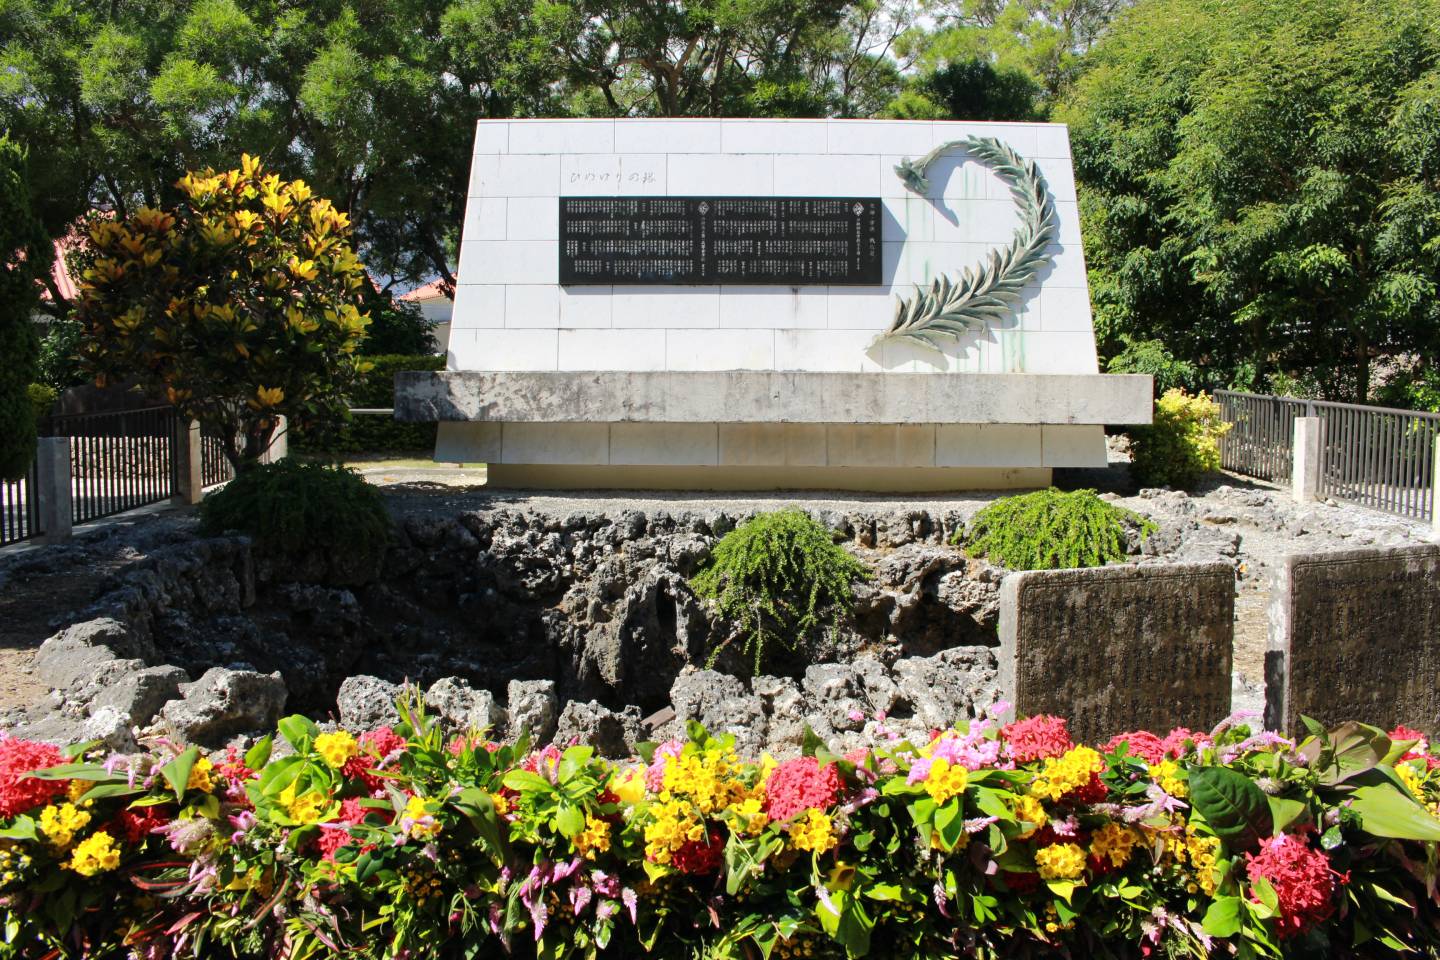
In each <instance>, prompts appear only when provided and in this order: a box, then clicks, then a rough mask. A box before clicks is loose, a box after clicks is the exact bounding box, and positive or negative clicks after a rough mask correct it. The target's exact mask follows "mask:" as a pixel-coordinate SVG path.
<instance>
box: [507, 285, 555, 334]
mask: <svg viewBox="0 0 1440 960" xmlns="http://www.w3.org/2000/svg"><path fill="white" fill-rule="evenodd" d="M505 326H507V327H518V328H525V327H552V328H554V327H559V326H560V290H559V288H557V287H556V286H555V285H554V284H553V283H512V284H510V285H509V286H507V287H506V288H505Z"/></svg>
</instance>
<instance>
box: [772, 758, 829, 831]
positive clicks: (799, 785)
mask: <svg viewBox="0 0 1440 960" xmlns="http://www.w3.org/2000/svg"><path fill="white" fill-rule="evenodd" d="M839 797H840V771H839V770H838V769H836V767H835V765H834V764H833V763H827V764H826V765H825V766H823V767H822V766H820V763H819V761H817V760H816V759H815V758H814V757H796V758H795V759H793V760H786V761H785V762H784V763H782V764H780V765H779V766H778V767H776V768H775V769H774V770H772V771H770V779H768V780H766V781H765V812H766V813H767V814H768V815H769V816H770V819H771V820H789V819H790V818H791V817H793V816H795V815H796V814H799V813H804V812H805V811H806V810H810V809H815V810H825V809H827V808H829V807H832V806H834V805H835V801H836V800H838V799H839Z"/></svg>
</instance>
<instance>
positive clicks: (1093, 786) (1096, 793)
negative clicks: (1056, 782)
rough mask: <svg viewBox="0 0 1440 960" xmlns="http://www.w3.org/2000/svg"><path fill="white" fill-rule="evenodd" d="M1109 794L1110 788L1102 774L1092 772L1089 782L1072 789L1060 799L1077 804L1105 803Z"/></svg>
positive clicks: (1063, 801)
mask: <svg viewBox="0 0 1440 960" xmlns="http://www.w3.org/2000/svg"><path fill="white" fill-rule="evenodd" d="M1108 796H1110V788H1109V787H1107V786H1105V783H1104V781H1102V780H1101V779H1100V774H1098V773H1092V774H1090V782H1089V783H1087V784H1085V786H1083V787H1076V788H1075V789H1074V790H1071V791H1070V792H1069V793H1067V794H1065V796H1063V797H1061V798H1060V801H1061V802H1062V803H1075V804H1090V803H1104V802H1105V798H1106V797H1108Z"/></svg>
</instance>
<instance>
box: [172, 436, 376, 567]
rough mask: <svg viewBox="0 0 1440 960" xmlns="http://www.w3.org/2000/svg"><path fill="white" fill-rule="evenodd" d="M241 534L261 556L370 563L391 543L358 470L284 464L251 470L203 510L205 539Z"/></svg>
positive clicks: (216, 494) (214, 496) (371, 490)
mask: <svg viewBox="0 0 1440 960" xmlns="http://www.w3.org/2000/svg"><path fill="white" fill-rule="evenodd" d="M230 531H236V532H239V533H243V534H247V535H249V536H251V537H254V538H255V541H256V544H257V545H258V546H259V547H260V548H261V549H263V550H266V551H270V552H274V553H279V554H286V555H291V556H295V555H300V554H307V553H311V552H317V551H318V552H320V553H326V554H328V553H337V554H342V555H347V556H354V557H373V556H376V555H378V553H379V552H380V551H381V550H383V549H384V547H385V544H386V542H387V541H388V539H389V535H390V516H389V514H387V513H386V512H385V501H384V498H383V497H381V495H380V491H379V490H378V489H377V488H376V487H374V486H372V485H371V484H369V483H367V482H366V481H365V478H364V477H362V476H360V475H359V474H358V473H355V472H354V471H353V470H346V469H343V468H339V467H329V466H324V465H322V464H317V463H302V462H300V461H298V460H294V459H290V458H287V459H284V460H279V461H276V462H275V463H266V464H261V465H259V466H256V467H253V468H251V469H249V470H246V471H245V472H244V473H242V474H240V475H239V476H237V477H236V478H235V479H233V480H231V481H230V482H229V483H227V484H226V485H225V486H223V487H221V488H220V489H219V490H216V491H215V492H214V493H211V494H207V495H206V497H205V499H204V500H202V501H201V502H200V533H201V535H202V536H219V535H220V534H223V533H226V532H230Z"/></svg>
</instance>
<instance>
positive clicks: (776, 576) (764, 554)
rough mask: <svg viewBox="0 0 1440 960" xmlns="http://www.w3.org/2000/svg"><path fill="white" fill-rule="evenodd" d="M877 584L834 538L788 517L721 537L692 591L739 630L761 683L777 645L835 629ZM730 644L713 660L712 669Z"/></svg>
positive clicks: (761, 518) (776, 516)
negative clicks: (863, 590) (861, 592)
mask: <svg viewBox="0 0 1440 960" xmlns="http://www.w3.org/2000/svg"><path fill="white" fill-rule="evenodd" d="M869 576H870V574H869V572H868V571H867V570H866V569H865V565H864V564H862V563H861V562H860V561H859V560H857V559H856V558H855V557H853V556H851V555H850V554H849V553H848V552H846V550H845V549H844V548H843V547H841V546H839V545H838V544H837V543H835V540H834V538H833V537H832V536H831V534H830V531H829V530H827V529H825V527H823V526H822V525H821V524H819V523H818V522H816V521H815V520H814V519H813V518H811V517H810V515H809V514H807V513H805V512H803V511H801V510H795V509H788V510H778V511H775V512H773V513H762V514H760V515H758V516H756V517H752V518H751V519H749V520H747V521H745V522H744V523H742V524H740V525H739V526H738V527H736V528H735V529H734V530H732V531H730V532H729V533H727V534H726V535H725V536H723V537H721V538H720V540H719V542H718V543H716V544H715V549H714V550H713V551H712V552H711V555H710V560H709V562H708V563H707V565H706V566H705V568H704V569H703V570H701V571H700V573H699V574H697V575H696V576H695V578H694V579H693V580H691V586H692V587H694V589H695V592H696V593H697V594H699V595H700V596H702V597H705V598H707V599H711V600H715V601H716V603H717V604H718V605H719V608H720V613H721V614H722V615H723V616H725V617H727V618H729V619H731V620H734V621H735V622H736V623H738V624H739V626H740V629H741V633H742V637H743V640H742V643H743V646H742V648H741V649H742V652H743V653H744V654H745V655H746V656H747V657H749V658H751V659H752V660H753V662H754V665H755V673H756V674H757V675H758V674H759V673H760V672H761V667H762V666H763V664H764V663H765V660H766V657H767V653H768V651H769V647H770V645H771V643H772V642H773V641H774V640H776V639H779V640H780V641H781V642H782V643H784V644H786V645H787V646H789V647H791V648H792V649H793V648H796V647H797V646H798V645H799V641H800V639H801V638H803V636H804V635H805V634H806V633H808V632H809V631H811V630H813V629H815V628H817V627H820V626H822V625H823V624H825V623H826V622H831V621H833V618H834V616H835V615H836V614H837V613H839V612H840V611H842V610H844V609H845V608H846V607H847V606H848V605H849V604H850V603H851V602H852V601H853V600H854V592H853V591H852V590H851V586H852V584H854V583H855V581H857V580H866V579H869ZM729 643H730V641H729V640H727V641H725V642H724V643H722V644H720V645H719V646H717V647H716V648H715V650H713V651H712V652H711V654H710V665H711V666H713V665H714V664H715V661H716V660H717V659H718V658H719V656H720V654H721V653H723V652H724V651H725V648H726V647H727V646H728V645H729Z"/></svg>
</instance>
